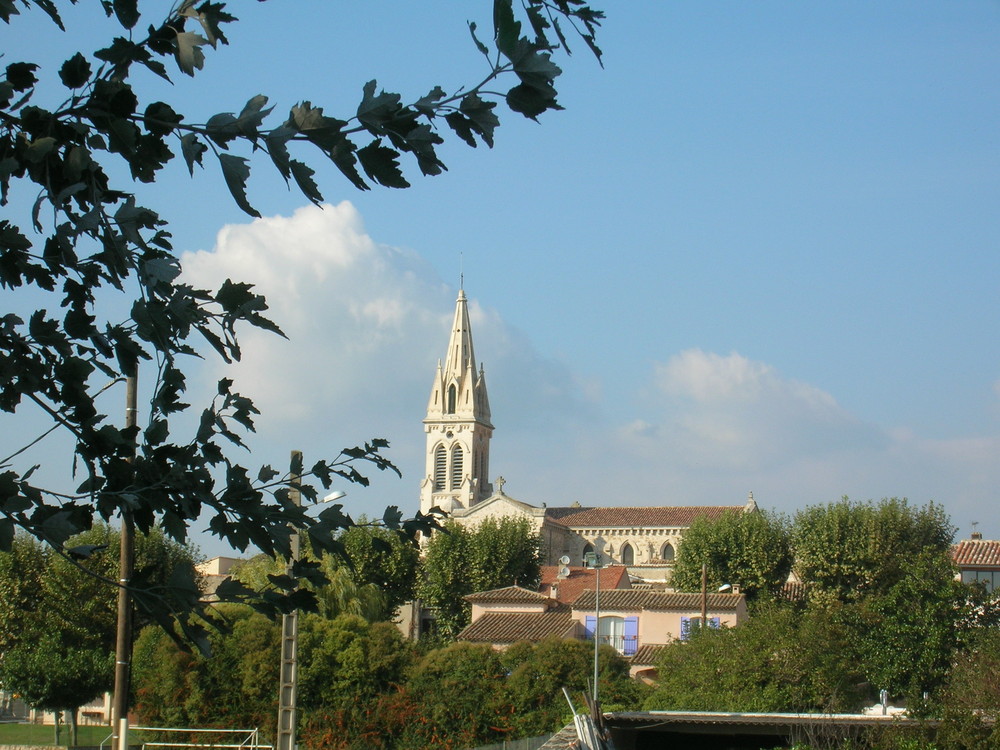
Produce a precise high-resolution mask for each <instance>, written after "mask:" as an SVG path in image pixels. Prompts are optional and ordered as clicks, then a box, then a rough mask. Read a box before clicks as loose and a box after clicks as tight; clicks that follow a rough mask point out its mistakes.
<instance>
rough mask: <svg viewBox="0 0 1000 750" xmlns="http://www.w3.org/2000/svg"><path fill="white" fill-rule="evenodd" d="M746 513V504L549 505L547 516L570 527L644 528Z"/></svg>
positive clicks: (686, 525) (682, 523)
mask: <svg viewBox="0 0 1000 750" xmlns="http://www.w3.org/2000/svg"><path fill="white" fill-rule="evenodd" d="M567 511H569V512H567ZM574 511H575V512H574ZM742 512H743V506H742V505H701V506H689V507H661V508H548V509H547V510H546V516H547V517H548V519H549V520H550V521H552V522H554V523H558V524H562V525H563V526H568V527H570V528H583V527H587V528H598V527H605V528H631V527H638V528H642V527H649V526H652V527H661V528H662V527H676V528H687V527H688V526H690V525H691V522H692V521H694V519H696V518H700V517H702V516H704V517H707V518H710V519H717V518H721V517H722V515H723V514H725V513H742Z"/></svg>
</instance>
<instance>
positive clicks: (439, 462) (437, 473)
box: [434, 445, 448, 492]
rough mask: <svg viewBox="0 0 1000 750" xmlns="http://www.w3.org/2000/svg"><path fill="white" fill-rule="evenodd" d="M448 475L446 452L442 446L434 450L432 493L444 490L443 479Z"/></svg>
mask: <svg viewBox="0 0 1000 750" xmlns="http://www.w3.org/2000/svg"><path fill="white" fill-rule="evenodd" d="M447 473H448V451H446V450H445V447H444V446H443V445H439V446H438V447H437V448H435V449H434V491H435V492H441V491H442V490H444V478H445V476H446V474H447Z"/></svg>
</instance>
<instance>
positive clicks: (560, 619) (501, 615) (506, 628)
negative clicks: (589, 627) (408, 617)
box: [458, 607, 576, 644]
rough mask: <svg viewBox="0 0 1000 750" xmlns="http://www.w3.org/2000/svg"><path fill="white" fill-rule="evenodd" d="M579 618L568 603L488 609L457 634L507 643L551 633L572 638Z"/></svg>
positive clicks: (477, 640)
mask: <svg viewBox="0 0 1000 750" xmlns="http://www.w3.org/2000/svg"><path fill="white" fill-rule="evenodd" d="M575 632H576V620H574V619H573V618H572V616H571V614H570V609H569V607H556V608H554V609H551V610H549V611H548V612H545V613H537V612H527V613H524V612H487V613H486V614H484V615H483V616H482V617H480V618H479V619H478V620H476V621H475V622H474V623H472V624H471V625H469V626H468V627H467V628H465V630H463V631H462V632H461V633H459V634H458V640H460V641H472V642H473V643H498V644H508V643H517V642H518V641H531V642H532V643H535V642H537V641H541V640H544V639H545V638H548V637H550V636H556V637H559V638H572V637H573V636H574V634H575Z"/></svg>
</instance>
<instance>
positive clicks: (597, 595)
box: [586, 552, 601, 714]
mask: <svg viewBox="0 0 1000 750" xmlns="http://www.w3.org/2000/svg"><path fill="white" fill-rule="evenodd" d="M586 563H587V567H588V568H593V569H594V573H595V575H596V578H597V585H596V587H595V591H594V712H595V714H596V713H597V711H598V708H597V706H598V703H597V698H598V692H597V672H598V665H599V663H600V662H599V660H598V653H599V650H600V646H601V641H600V632H601V556H600V554H599V553H597V552H588V553H587V556H586Z"/></svg>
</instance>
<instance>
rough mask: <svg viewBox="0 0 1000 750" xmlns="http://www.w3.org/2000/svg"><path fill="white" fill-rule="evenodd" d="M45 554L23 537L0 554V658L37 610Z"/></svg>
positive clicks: (31, 540) (37, 545)
mask: <svg viewBox="0 0 1000 750" xmlns="http://www.w3.org/2000/svg"><path fill="white" fill-rule="evenodd" d="M45 560H46V554H45V550H44V549H43V548H42V547H41V545H39V544H38V543H37V542H36V540H35V539H34V538H33V537H30V536H28V535H27V534H18V535H17V536H15V538H14V540H13V542H12V544H11V548H10V550H9V551H7V552H0V654H2V653H4V652H6V651H7V650H8V649H10V648H12V647H13V646H14V644H15V643H16V642H17V640H18V637H19V636H22V635H23V634H24V633H25V632H26V630H27V628H28V625H29V622H30V621H31V619H32V617H33V616H34V614H35V612H36V611H37V610H38V593H39V591H41V588H42V573H43V571H44V569H45Z"/></svg>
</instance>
